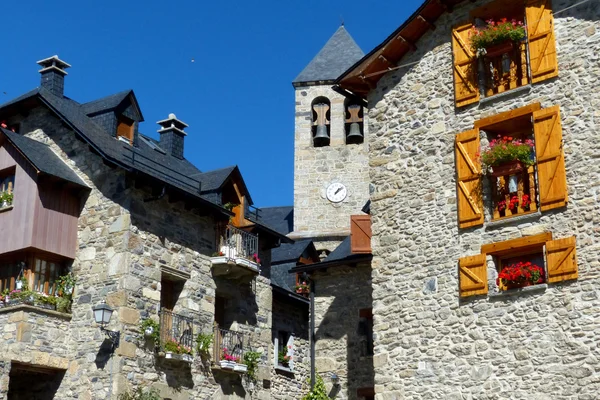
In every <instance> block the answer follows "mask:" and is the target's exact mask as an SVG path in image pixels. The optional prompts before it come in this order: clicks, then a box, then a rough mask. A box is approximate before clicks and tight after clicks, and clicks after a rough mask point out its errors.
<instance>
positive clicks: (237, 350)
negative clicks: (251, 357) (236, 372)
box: [213, 325, 249, 364]
mask: <svg viewBox="0 0 600 400" xmlns="http://www.w3.org/2000/svg"><path fill="white" fill-rule="evenodd" d="M248 345H249V343H248V338H247V335H246V334H245V333H243V332H235V331H228V330H226V329H221V328H219V325H215V327H214V341H213V346H214V347H213V361H214V362H215V364H218V363H219V362H220V361H221V360H222V359H225V356H226V355H228V356H230V357H233V361H235V362H237V363H238V364H240V363H242V361H243V360H244V350H245V349H246V347H247V346H248Z"/></svg>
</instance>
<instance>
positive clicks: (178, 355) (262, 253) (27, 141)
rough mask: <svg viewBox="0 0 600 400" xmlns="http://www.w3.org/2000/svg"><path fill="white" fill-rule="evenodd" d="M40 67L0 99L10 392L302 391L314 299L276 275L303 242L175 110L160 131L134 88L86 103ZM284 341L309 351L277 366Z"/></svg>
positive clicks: (224, 394)
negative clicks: (282, 253) (254, 356)
mask: <svg viewBox="0 0 600 400" xmlns="http://www.w3.org/2000/svg"><path fill="white" fill-rule="evenodd" d="M39 64H40V65H41V67H42V69H41V70H40V73H41V86H40V87H39V88H36V89H34V90H32V91H31V92H28V93H26V94H24V95H23V96H20V97H18V98H16V99H14V100H12V101H10V102H8V103H5V104H3V105H1V106H0V122H1V125H2V128H1V133H0V193H2V198H1V201H0V236H1V237H2V238H3V240H2V243H1V244H0V260H1V261H0V292H2V301H1V302H0V324H1V326H2V336H1V337H0V399H10V400H12V399H31V398H37V399H53V398H56V399H115V398H116V397H117V395H118V394H121V393H124V392H126V391H129V390H131V389H134V388H137V387H142V388H155V389H157V390H158V391H159V392H160V394H161V396H162V397H163V398H169V399H210V398H215V399H225V398H227V399H229V398H231V399H233V398H251V397H252V398H263V399H266V398H281V399H284V398H290V397H289V396H290V393H291V394H292V395H291V396H293V397H296V394H297V393H299V392H300V390H301V387H302V384H303V383H304V382H305V380H306V377H307V372H306V371H307V370H308V367H307V365H308V360H307V352H308V350H307V349H308V344H307V339H308V338H307V336H308V333H307V312H308V306H307V304H306V299H304V298H303V297H301V296H299V295H297V294H294V293H292V292H291V291H290V290H286V289H285V288H281V287H279V286H277V285H274V284H272V283H271V280H270V263H271V262H270V259H271V250H272V249H274V248H277V247H278V246H279V245H280V244H281V243H291V242H292V241H291V240H290V239H289V238H287V236H286V235H285V234H282V233H280V232H278V231H277V230H276V229H273V228H272V227H270V226H269V225H268V224H267V223H266V222H264V221H263V220H266V218H265V217H264V216H262V215H261V210H260V209H254V208H253V207H252V199H251V196H250V193H249V191H248V189H247V187H246V185H245V183H244V180H243V178H242V175H241V174H240V171H239V170H238V169H237V167H231V168H224V169H220V170H216V171H209V172H201V171H200V170H198V169H197V168H196V167H195V166H194V165H192V164H191V163H189V162H188V161H187V160H186V159H185V157H184V146H185V136H186V135H187V132H186V128H187V125H186V124H185V123H184V122H182V121H181V120H179V119H178V118H177V117H176V116H175V115H174V114H170V115H169V116H168V118H166V119H164V120H162V121H159V122H158V124H159V128H160V129H159V131H158V132H159V134H160V140H154V139H152V138H151V137H149V136H146V135H144V134H142V133H141V132H139V124H140V122H142V121H143V120H144V118H143V115H142V112H141V110H140V108H139V105H138V102H137V100H136V97H135V94H134V93H133V91H131V90H128V91H125V92H122V93H117V94H114V95H111V96H107V97H104V98H101V99H98V100H95V101H91V102H87V103H78V102H76V101H75V100H72V99H70V98H69V97H66V96H65V95H64V90H65V76H66V75H67V74H66V71H65V70H66V69H67V68H68V67H70V66H69V65H68V64H67V63H65V62H64V61H62V60H60V59H59V58H58V57H57V56H54V57H50V58H48V59H45V60H42V61H40V62H39ZM67 87H68V85H67ZM72 278H73V279H74V280H75V281H73V279H72ZM5 294H7V295H6V296H5ZM103 302H106V305H107V306H108V307H110V308H111V309H112V310H113V311H114V313H113V314H112V317H111V318H110V320H109V321H108V324H107V325H102V324H101V325H98V324H97V323H96V322H95V312H93V308H102V307H106V305H102V304H103ZM99 305H100V307H98V306H99ZM142 327H143V328H142ZM142 332H143V333H142ZM280 333H285V335H280ZM203 335H204V336H203ZM296 336H297V338H296ZM204 337H211V343H210V344H209V345H205V346H203V347H201V348H200V346H199V345H198V343H197V339H202V338H204ZM279 338H282V339H281V340H279ZM283 340H285V346H282V347H279V344H278V341H279V342H282V341H283ZM282 350H283V351H287V353H288V356H291V355H294V354H297V355H298V357H292V359H291V360H289V362H287V361H286V362H284V363H283V364H286V365H281V363H279V362H278V358H279V357H278V355H279V354H278V353H279V351H282ZM250 351H256V352H258V353H259V358H260V359H259V360H258V366H257V371H256V374H255V379H251V378H250V377H249V375H248V374H247V373H245V372H244V365H243V361H244V356H245V355H247V354H249V352H250ZM188 352H189V353H191V354H190V355H188V354H187V353H188ZM225 354H227V355H229V356H230V357H229V358H230V359H231V360H232V362H231V363H223V361H222V360H221V358H222V357H223V356H224V355H225ZM292 360H293V361H292ZM278 370H283V372H282V373H280V372H278Z"/></svg>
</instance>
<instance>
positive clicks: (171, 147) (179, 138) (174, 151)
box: [157, 114, 188, 159]
mask: <svg viewBox="0 0 600 400" xmlns="http://www.w3.org/2000/svg"><path fill="white" fill-rule="evenodd" d="M157 124H159V125H160V126H161V127H162V129H159V131H158V133H160V147H162V148H163V150H164V151H166V152H167V154H170V155H172V156H173V157H176V158H179V159H183V139H184V137H185V136H186V135H187V133H185V132H184V131H183V130H184V129H185V128H186V127H187V126H188V125H187V124H186V123H185V122H183V121H180V120H178V119H177V117H176V116H175V114H169V118H167V119H164V120H162V121H158V122H157Z"/></svg>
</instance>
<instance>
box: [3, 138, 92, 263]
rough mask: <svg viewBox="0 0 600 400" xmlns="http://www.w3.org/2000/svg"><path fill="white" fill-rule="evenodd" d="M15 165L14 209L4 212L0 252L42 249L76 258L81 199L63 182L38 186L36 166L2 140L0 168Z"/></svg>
mask: <svg viewBox="0 0 600 400" xmlns="http://www.w3.org/2000/svg"><path fill="white" fill-rule="evenodd" d="M11 167H15V189H14V200H13V208H12V209H10V210H7V211H4V212H0V237H1V238H2V240H0V255H1V254H4V253H8V252H13V251H18V250H23V249H31V248H33V249H38V250H42V251H45V252H48V253H52V254H56V255H60V256H64V257H68V258H75V251H76V249H77V225H78V216H79V212H80V200H79V197H78V196H77V194H76V193H75V192H74V191H69V190H68V189H66V188H63V187H61V182H60V181H56V182H53V183H50V182H48V183H47V184H42V185H41V186H40V187H39V188H38V184H37V182H38V174H37V171H36V170H35V168H33V167H32V166H31V164H29V162H28V161H27V160H26V159H25V158H24V157H23V156H22V155H21V154H20V153H19V151H18V150H17V149H15V148H14V147H13V146H12V145H10V144H8V143H6V142H4V143H0V171H1V170H3V169H6V168H11Z"/></svg>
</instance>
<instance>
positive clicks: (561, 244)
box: [546, 236, 577, 283]
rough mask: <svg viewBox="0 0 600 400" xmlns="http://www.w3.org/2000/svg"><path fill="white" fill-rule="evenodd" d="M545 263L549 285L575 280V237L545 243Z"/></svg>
mask: <svg viewBox="0 0 600 400" xmlns="http://www.w3.org/2000/svg"><path fill="white" fill-rule="evenodd" d="M546 262H547V263H548V282H549V283H555V282H562V281H567V280H571V279H577V256H576V254H575V236H571V237H568V238H565V239H558V240H553V241H551V242H548V243H546Z"/></svg>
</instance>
